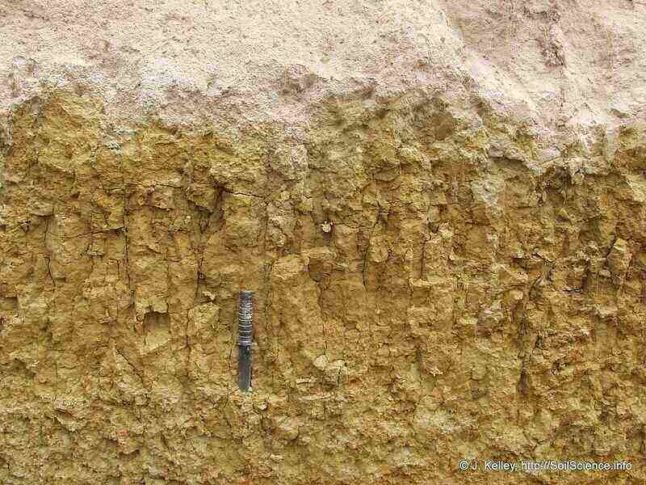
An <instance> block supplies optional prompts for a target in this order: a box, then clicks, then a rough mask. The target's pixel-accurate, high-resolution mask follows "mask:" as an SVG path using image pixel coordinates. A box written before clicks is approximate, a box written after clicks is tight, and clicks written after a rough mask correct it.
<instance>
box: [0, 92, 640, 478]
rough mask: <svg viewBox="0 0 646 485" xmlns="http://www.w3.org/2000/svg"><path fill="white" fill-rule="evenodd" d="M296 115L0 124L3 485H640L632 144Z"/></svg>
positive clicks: (60, 95) (332, 112)
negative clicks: (608, 465) (488, 466)
mask: <svg viewBox="0 0 646 485" xmlns="http://www.w3.org/2000/svg"><path fill="white" fill-rule="evenodd" d="M288 84H289V83H288ZM462 108H464V109H462ZM312 109H313V113H314V115H313V116H312V120H311V122H310V123H309V125H308V126H307V127H304V128H302V129H300V130H298V131H297V132H295V131H294V130H292V129H291V128H290V126H288V125H284V124H280V123H270V122H267V123H263V124H257V125H256V126H255V127H253V128H249V129H240V128H239V127H238V126H235V125H209V124H205V125H194V126H192V127H190V128H183V129H180V128H177V126H174V125H169V124H164V123H161V122H156V121H154V120H152V119H149V120H144V121H142V122H140V123H137V124H135V123H133V124H131V125H123V124H121V125H117V124H114V123H113V122H112V121H111V119H110V118H109V116H107V115H106V114H105V113H104V107H103V104H102V101H101V100H99V99H96V98H94V97H93V96H90V95H82V94H80V95H79V93H76V94H72V93H70V92H53V93H48V94H44V95H42V96H41V97H40V98H36V99H31V100H30V101H28V102H25V103H23V104H22V105H21V106H20V107H18V108H16V109H14V110H13V111H11V113H10V119H9V123H8V124H7V128H6V129H5V130H4V131H3V134H2V140H3V151H2V158H0V160H2V164H3V170H2V174H3V180H2V188H1V189H0V190H1V195H0V197H1V201H2V213H1V216H2V220H1V221H0V223H1V226H0V228H1V229H0V251H1V254H2V265H1V266H0V315H1V322H2V328H1V330H0V365H1V376H2V387H1V390H0V426H1V428H2V435H1V436H2V437H1V438H0V460H1V461H2V466H1V467H0V477H1V478H2V480H1V481H2V482H3V483H88V482H96V483H142V482H145V483H174V482H177V483H236V481H242V482H244V481H245V480H247V481H251V482H252V483H302V482H309V483H350V482H352V483H367V482H369V481H371V482H374V483H462V482H464V481H465V480H469V481H472V482H473V483H510V482H511V483H537V480H538V479H537V478H534V477H533V476H532V475H529V474H524V473H517V474H511V475H498V474H492V473H491V472H489V473H485V472H483V471H479V472H469V474H468V475H465V474H464V473H462V472H460V471H459V470H458V468H457V463H458V461H459V460H460V459H462V458H472V457H477V458H479V459H489V458H491V459H502V460H508V461H515V460H518V459H527V460H529V459H573V460H585V461H593V460H594V461H614V460H628V461H630V462H631V463H632V465H633V468H632V470H631V471H629V472H626V471H622V472H604V473H592V474H584V473H561V474H559V473H550V474H542V475H540V477H542V478H541V480H543V482H544V483H557V482H558V483H581V481H582V480H590V483H597V482H594V480H597V481H598V483H607V482H608V481H611V482H616V483H631V480H632V481H633V482H634V483H637V482H640V481H643V480H645V479H646V475H644V465H645V463H644V449H645V447H646V443H645V432H646V430H645V428H644V426H645V422H644V420H645V419H646V418H645V416H646V414H645V413H646V408H645V407H644V402H643V395H644V385H645V384H646V374H645V367H644V357H645V355H644V352H645V351H644V328H643V324H644V321H646V307H645V305H644V298H645V292H644V272H645V271H646V255H645V253H644V242H645V237H646V220H645V216H646V213H645V209H644V204H645V202H646V181H645V179H644V169H645V168H646V138H645V135H644V133H645V132H644V129H643V127H642V126H640V125H639V124H636V123H634V124H631V125H629V126H624V127H622V128H618V129H616V130H601V129H599V130H597V131H594V130H592V131H590V135H589V136H588V137H587V138H586V139H585V140H584V141H581V140H580V139H579V138H577V137H574V138H567V137H556V136H554V137H550V136H548V135H545V134H544V133H542V132H538V131H537V130H536V128H535V126H534V125H532V124H526V123H522V122H520V121H518V120H516V119H513V118H503V117H501V116H500V115H499V114H497V112H496V110H495V109H494V108H492V107H491V106H489V105H488V104H487V103H485V102H482V103H480V104H473V105H471V106H468V107H460V109H458V107H457V105H453V104H451V103H447V102H446V101H445V100H444V99H443V98H441V97H438V96H435V95H433V94H428V92H426V91H424V90H410V91H407V92H404V93H403V94H401V95H398V96H393V97H391V98H383V97H381V98H375V97H374V93H372V92H371V91H370V90H361V91H360V92H358V93H354V94H353V95H349V96H345V97H336V98H326V99H324V100H322V101H321V102H320V103H319V104H317V105H316V106H315V107H313V108H312ZM243 288H244V289H251V290H254V291H255V292H256V312H255V326H256V333H255V347H254V375H253V392H252V393H250V394H242V393H240V392H239V391H238V390H237V386H236V347H235V325H236V322H235V319H236V315H235V312H236V300H237V295H238V292H239V290H240V289H243Z"/></svg>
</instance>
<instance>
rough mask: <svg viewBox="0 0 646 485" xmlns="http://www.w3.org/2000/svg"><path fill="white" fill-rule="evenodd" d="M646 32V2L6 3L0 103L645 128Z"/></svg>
mask: <svg viewBox="0 0 646 485" xmlns="http://www.w3.org/2000/svg"><path fill="white" fill-rule="evenodd" d="M645 29H646V4H644V3H643V2H640V1H637V0H636V1H631V0H607V1H602V2H600V1H594V0H579V1H573V0H570V1H561V0H531V1H495V0H476V1H472V0H469V1H466V0H457V1H450V2H443V1H403V0H396V1H377V0H373V1H366V0H364V1H357V2H355V1H353V2H346V1H334V0H327V1H295V0H281V1H248V2H239V1H213V0H193V1H183V0H167V1H156V0H150V1H146V0H137V1H127V0H115V1H110V2H86V1H79V0H72V1H60V0H54V1H43V0H32V1H11V2H8V1H5V2H1V3H0V36H1V42H0V76H1V78H2V80H3V82H2V83H0V101H1V103H2V105H3V106H5V107H7V106H9V105H11V104H13V103H16V102H20V101H21V100H24V99H25V98H27V97H29V96H31V95H33V94H34V93H37V92H39V90H41V89H42V88H43V87H48V86H69V85H72V86H82V87H81V88H80V89H86V90H88V89H89V90H91V91H92V92H94V93H98V94H99V95H100V96H101V97H102V98H103V99H104V100H105V101H106V110H107V112H108V113H109V114H113V115H115V116H118V117H126V118H130V119H133V118H134V119H138V118H140V117H141V116H142V114H144V113H154V114H155V116H159V117H162V118H163V119H165V120H169V121H171V122H189V123H190V122H194V121H196V120H202V119H208V120H213V119H215V120H218V119H221V118H222V117H225V118H230V119H237V121H238V122H239V123H242V122H243V121H244V120H252V121H253V120H267V119H271V120H280V121H286V122H299V123H300V122H303V121H304V120H307V119H308V115H309V112H308V103H310V102H311V101H315V100H318V99H321V98H323V97H327V96H329V95H330V94H333V93H336V94H338V93H347V92H352V91H356V90H365V89H371V90H374V91H375V93H376V94H377V95H385V94H388V95H391V94H393V93H397V92H401V91H402V90H406V89H411V88H414V87H423V88H428V89H434V90H438V91H439V92H441V93H442V94H443V96H447V97H449V98H450V97H458V98H469V99H470V100H471V102H476V100H478V99H481V98H484V99H486V100H487V102H488V103H492V104H493V105H495V106H496V107H497V108H498V109H500V110H503V111H507V112H513V113H515V114H516V115H517V116H519V117H529V118H531V119H533V120H535V121H536V122H537V123H538V124H540V125H541V126H546V127H550V128H553V127H562V126H563V125H583V126H586V127H587V126H590V125H594V124H598V123H603V124H609V125H614V124H617V123H618V122H621V121H622V120H624V121H625V120H626V118H628V119H630V118H634V117H639V116H640V115H642V114H643V112H644V111H643V110H644V108H643V107H644V104H645V101H646V82H645V76H646V54H645V52H646V35H644V30H645Z"/></svg>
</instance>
